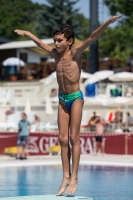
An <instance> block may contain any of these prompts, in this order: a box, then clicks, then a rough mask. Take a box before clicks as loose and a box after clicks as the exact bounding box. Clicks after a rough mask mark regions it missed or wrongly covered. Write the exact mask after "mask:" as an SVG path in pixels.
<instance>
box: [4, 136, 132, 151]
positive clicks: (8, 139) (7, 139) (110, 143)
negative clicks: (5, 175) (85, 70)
mask: <svg viewBox="0 0 133 200" xmlns="http://www.w3.org/2000/svg"><path fill="white" fill-rule="evenodd" d="M17 136H18V135H17V133H0V154H3V153H4V149H5V148H6V147H13V146H16V143H17ZM80 142H81V153H82V154H94V153H95V151H96V142H95V134H90V133H81V134H80ZM58 144H59V142H58V133H31V134H30V136H29V138H28V143H27V148H28V152H29V154H30V155H46V154H48V152H47V149H48V147H52V146H55V145H58ZM103 144H104V146H105V153H106V154H133V135H125V134H120V135H116V134H112V133H111V134H109V133H107V134H104V135H103Z"/></svg>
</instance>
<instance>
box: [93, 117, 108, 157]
mask: <svg viewBox="0 0 133 200" xmlns="http://www.w3.org/2000/svg"><path fill="white" fill-rule="evenodd" d="M93 124H94V125H95V126H96V136H95V141H96V155H97V153H98V150H99V149H101V151H102V155H104V144H103V137H102V134H103V132H104V126H106V125H107V124H108V123H107V122H106V121H105V120H104V119H102V118H101V117H97V118H96V119H95V120H94V121H93Z"/></svg>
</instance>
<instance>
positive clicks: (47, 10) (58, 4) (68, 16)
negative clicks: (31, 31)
mask: <svg viewBox="0 0 133 200" xmlns="http://www.w3.org/2000/svg"><path fill="white" fill-rule="evenodd" d="M78 1H79V0H71V1H70V0H63V1H62V0H58V1H55V0H47V3H46V4H44V5H42V8H41V9H40V10H39V11H38V15H37V24H36V27H35V31H36V32H37V34H38V35H39V36H40V37H42V38H44V37H51V35H52V32H53V30H54V29H56V28H57V27H59V26H64V25H71V26H73V28H74V32H75V35H76V37H78V38H82V34H83V33H84V32H86V30H87V29H88V26H87V28H86V27H85V26H86V24H87V20H86V19H85V17H84V16H83V15H82V14H79V13H78V11H79V9H74V5H75V4H76V3H77V2H78ZM83 20H84V21H83Z"/></svg>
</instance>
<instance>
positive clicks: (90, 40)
mask: <svg viewBox="0 0 133 200" xmlns="http://www.w3.org/2000/svg"><path fill="white" fill-rule="evenodd" d="M121 16H122V14H121V15H118V16H114V17H111V18H110V19H108V20H107V21H106V22H105V23H104V24H102V25H101V26H100V27H99V28H97V29H96V30H95V31H94V32H93V33H92V34H91V35H90V37H89V38H88V39H87V40H85V41H84V42H83V43H81V44H79V45H78V46H77V47H75V48H76V49H77V50H78V52H79V53H82V52H83V51H84V50H85V49H86V48H87V47H88V46H89V45H90V44H91V43H93V42H94V41H95V40H97V39H98V38H99V37H100V36H101V35H102V33H103V32H104V30H105V29H106V28H107V27H108V25H109V24H111V23H113V22H115V21H117V19H118V18H120V17H121Z"/></svg>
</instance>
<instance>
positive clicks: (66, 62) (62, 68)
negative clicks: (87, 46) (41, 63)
mask: <svg viewBox="0 0 133 200" xmlns="http://www.w3.org/2000/svg"><path fill="white" fill-rule="evenodd" d="M79 68H80V67H79V63H78V62H77V61H75V60H72V59H71V58H67V59H61V60H60V61H59V62H58V64H57V68H56V71H57V74H58V75H59V74H71V73H74V72H79V71H80V70H79Z"/></svg>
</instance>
